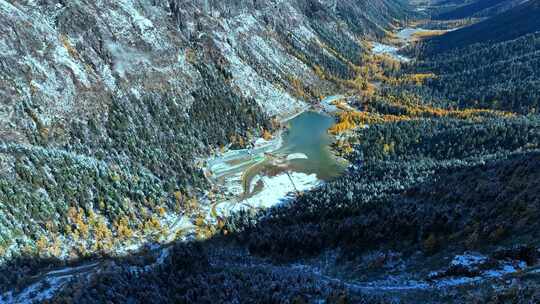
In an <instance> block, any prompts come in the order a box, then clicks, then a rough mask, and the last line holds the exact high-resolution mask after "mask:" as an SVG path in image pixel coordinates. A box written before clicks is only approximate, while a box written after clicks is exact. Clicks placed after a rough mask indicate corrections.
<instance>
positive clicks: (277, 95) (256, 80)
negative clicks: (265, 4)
mask: <svg viewBox="0 0 540 304" xmlns="http://www.w3.org/2000/svg"><path fill="white" fill-rule="evenodd" d="M257 22H258V21H257V20H256V19H255V18H254V17H253V16H250V15H247V16H243V15H240V16H238V17H237V18H235V20H234V21H233V22H230V23H229V22H224V23H223V24H222V26H223V29H224V32H221V33H217V34H216V38H217V39H215V43H216V45H218V46H219V48H220V49H221V51H222V54H223V55H224V57H225V58H226V59H227V61H228V63H229V65H230V66H229V69H230V71H231V73H232V75H233V83H234V84H235V85H236V87H238V89H239V90H240V91H241V92H242V95H244V96H245V97H248V98H253V99H255V100H256V101H257V103H258V104H259V105H260V106H261V108H262V109H263V110H265V111H266V113H267V114H268V115H270V116H273V115H278V116H280V117H282V116H286V115H290V114H291V113H295V112H298V111H299V110H301V109H303V108H304V107H305V103H304V102H302V101H300V100H298V99H296V98H294V97H292V96H291V95H290V94H289V93H287V92H286V91H285V90H283V89H282V88H280V87H278V86H275V85H274V84H272V83H270V82H269V81H268V80H266V79H265V78H263V77H261V75H259V73H258V72H257V71H256V70H255V69H253V68H252V67H251V66H250V65H249V63H247V62H245V61H244V60H243V59H242V58H241V57H240V55H239V54H238V53H237V51H236V49H238V47H239V45H240V44H241V42H242V41H243V42H244V43H243V46H244V47H249V48H250V49H251V50H252V51H253V53H254V54H256V57H257V56H258V58H259V59H261V58H263V57H264V58H265V59H267V57H268V56H270V57H273V58H272V59H271V62H274V63H283V62H290V60H289V58H285V57H281V56H285V55H283V54H284V53H283V54H282V52H278V51H277V50H273V51H272V50H269V46H268V45H267V43H266V42H265V41H264V40H262V39H257V38H255V37H251V38H250V35H244V34H245V33H248V32H249V31H250V30H251V29H253V28H256V27H258V26H260V25H259V24H257ZM242 36H243V37H242ZM240 37H242V38H240ZM240 39H243V40H242V41H240ZM278 57H281V58H278ZM264 61H265V60H264ZM297 64H298V63H297ZM293 65H296V64H293ZM298 65H299V64H298ZM283 68H287V67H283Z"/></svg>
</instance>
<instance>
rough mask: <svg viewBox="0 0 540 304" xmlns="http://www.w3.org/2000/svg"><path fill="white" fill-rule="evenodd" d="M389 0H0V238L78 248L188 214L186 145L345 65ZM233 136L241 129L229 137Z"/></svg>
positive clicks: (202, 146) (343, 70)
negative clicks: (172, 216) (168, 217)
mask: <svg viewBox="0 0 540 304" xmlns="http://www.w3.org/2000/svg"><path fill="white" fill-rule="evenodd" d="M404 8H405V5H404V4H403V3H402V2H401V1H400V0H381V1H365V0H343V1H338V2H335V1H330V0H275V1H247V0H246V1H232V0H228V1H196V0H169V1H158V0H115V1H112V0H92V1H90V0H80V1H62V0H22V1H12V0H7V1H6V0H0V214H1V216H0V251H2V253H4V254H2V257H3V258H4V260H10V259H12V258H13V257H15V256H17V255H19V254H21V253H23V254H25V255H30V256H33V255H37V254H39V255H44V256H56V257H58V256H60V257H64V258H65V257H68V256H71V257H80V256H84V255H86V254H88V253H95V252H109V251H111V250H112V249H111V248H117V247H122V246H124V245H125V244H130V243H133V242H139V241H141V240H145V239H146V238H147V237H148V236H149V235H155V233H156V231H161V232H162V233H163V231H162V230H164V228H163V227H162V226H161V224H160V223H162V219H163V218H166V217H167V216H168V215H170V214H175V215H179V214H182V213H185V212H187V211H186V210H187V209H189V208H188V207H187V205H189V204H188V202H190V201H191V200H190V199H189V198H190V197H194V196H195V194H196V193H199V192H201V191H203V190H204V189H205V187H206V181H205V178H204V176H203V174H202V171H201V170H200V166H199V165H198V164H197V159H200V158H202V157H203V156H204V155H207V154H208V153H209V152H210V151H211V149H213V148H217V147H220V146H224V145H227V144H229V143H233V144H236V145H241V142H243V141H244V140H243V139H245V138H249V137H252V136H254V135H256V134H257V133H260V132H262V131H263V129H265V130H267V129H271V128H272V126H271V124H270V118H271V117H274V116H275V117H277V118H282V117H287V116H289V115H291V114H293V113H296V112H298V111H300V110H301V109H303V108H304V107H305V105H306V103H309V102H311V101H312V100H316V99H317V98H320V96H323V95H327V94H329V93H333V92H334V91H335V90H336V87H335V83H334V82H330V81H327V80H325V79H330V78H336V79H337V78H339V79H348V78H352V77H354V70H353V69H352V68H351V65H352V64H354V63H359V61H360V60H361V59H360V58H361V54H362V52H363V49H362V47H361V45H360V44H359V40H360V39H361V38H364V37H365V36H382V35H383V34H384V28H386V27H388V26H390V24H391V23H392V22H394V21H395V20H396V18H399V17H400V16H401V15H402V14H404V13H403V12H404ZM241 139H242V140H241Z"/></svg>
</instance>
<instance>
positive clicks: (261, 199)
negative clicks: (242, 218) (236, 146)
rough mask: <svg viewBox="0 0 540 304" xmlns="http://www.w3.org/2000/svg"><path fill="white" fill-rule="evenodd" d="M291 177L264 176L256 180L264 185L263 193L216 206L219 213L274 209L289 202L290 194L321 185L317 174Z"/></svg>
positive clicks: (295, 174) (293, 175)
mask: <svg viewBox="0 0 540 304" xmlns="http://www.w3.org/2000/svg"><path fill="white" fill-rule="evenodd" d="M289 175H290V178H289V176H288V175H287V174H286V173H282V174H279V175H277V176H273V177H268V176H263V177H259V178H256V179H254V181H255V182H256V181H259V180H260V181H262V182H263V183H264V188H263V190H262V191H261V192H259V193H257V194H255V195H254V196H253V197H251V198H249V199H245V200H242V201H235V200H231V201H225V202H222V203H219V204H217V206H216V211H217V213H218V214H219V215H222V216H227V215H230V214H231V213H233V212H238V211H240V210H244V209H251V208H255V209H258V208H270V207H274V206H277V205H279V204H282V203H285V202H287V201H289V200H290V199H291V196H290V194H291V193H294V192H295V191H296V190H297V191H306V190H309V189H312V188H313V187H316V186H317V185H319V184H320V183H321V181H320V180H319V179H318V178H317V176H316V175H315V174H310V175H307V174H304V173H298V172H291V173H290V174H289ZM291 180H292V182H291ZM293 183H294V185H293ZM295 186H296V189H295Z"/></svg>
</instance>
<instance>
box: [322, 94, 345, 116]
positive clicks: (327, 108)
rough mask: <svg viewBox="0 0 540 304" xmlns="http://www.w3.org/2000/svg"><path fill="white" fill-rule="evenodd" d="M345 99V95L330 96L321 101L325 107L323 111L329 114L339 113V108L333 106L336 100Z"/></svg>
mask: <svg viewBox="0 0 540 304" xmlns="http://www.w3.org/2000/svg"><path fill="white" fill-rule="evenodd" d="M343 98H345V96H344V95H332V96H328V97H326V98H325V99H323V100H321V103H320V104H321V106H322V107H323V110H324V111H325V112H328V113H334V112H337V111H338V108H337V107H336V106H335V105H334V104H332V103H333V102H334V101H336V100H340V99H343Z"/></svg>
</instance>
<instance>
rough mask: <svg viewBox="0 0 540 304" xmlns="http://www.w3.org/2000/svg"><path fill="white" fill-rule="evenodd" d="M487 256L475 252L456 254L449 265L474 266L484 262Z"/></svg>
mask: <svg viewBox="0 0 540 304" xmlns="http://www.w3.org/2000/svg"><path fill="white" fill-rule="evenodd" d="M486 260H487V258H486V257H485V256H483V255H476V254H463V255H456V256H455V257H454V259H453V260H452V262H450V266H463V267H475V266H478V265H480V264H482V263H485V262H486Z"/></svg>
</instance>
